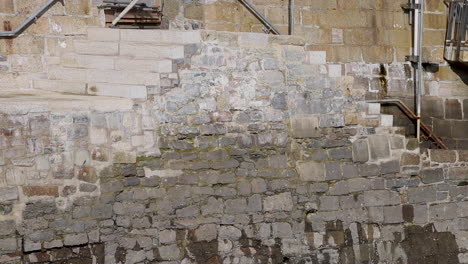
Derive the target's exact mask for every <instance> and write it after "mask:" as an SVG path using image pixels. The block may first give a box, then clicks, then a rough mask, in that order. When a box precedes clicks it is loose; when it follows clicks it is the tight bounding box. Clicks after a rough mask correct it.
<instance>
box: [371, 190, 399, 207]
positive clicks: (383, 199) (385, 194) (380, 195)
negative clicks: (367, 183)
mask: <svg viewBox="0 0 468 264" xmlns="http://www.w3.org/2000/svg"><path fill="white" fill-rule="evenodd" d="M362 196H363V203H364V205H365V206H385V205H397V204H400V202H401V199H400V196H399V194H398V193H397V192H392V191H389V190H377V191H366V192H364V193H363V194H362Z"/></svg>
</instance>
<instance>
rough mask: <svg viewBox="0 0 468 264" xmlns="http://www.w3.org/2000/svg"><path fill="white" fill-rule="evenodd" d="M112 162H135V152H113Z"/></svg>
mask: <svg viewBox="0 0 468 264" xmlns="http://www.w3.org/2000/svg"><path fill="white" fill-rule="evenodd" d="M112 162H113V163H136V152H135V151H130V152H115V153H112Z"/></svg>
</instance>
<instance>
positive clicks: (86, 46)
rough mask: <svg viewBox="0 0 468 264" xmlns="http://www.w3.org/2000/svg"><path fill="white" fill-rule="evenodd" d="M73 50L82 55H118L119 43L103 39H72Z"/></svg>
mask: <svg viewBox="0 0 468 264" xmlns="http://www.w3.org/2000/svg"><path fill="white" fill-rule="evenodd" d="M73 45H74V48H75V52H76V53H78V54H83V55H107V56H109V55H118V54H119V43H117V42H104V41H88V40H75V41H73Z"/></svg>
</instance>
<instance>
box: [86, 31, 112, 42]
mask: <svg viewBox="0 0 468 264" xmlns="http://www.w3.org/2000/svg"><path fill="white" fill-rule="evenodd" d="M87 36H88V40H92V41H111V42H118V41H119V40H120V29H118V28H99V27H88V28H87Z"/></svg>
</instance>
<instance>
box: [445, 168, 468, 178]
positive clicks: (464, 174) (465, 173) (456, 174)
mask: <svg viewBox="0 0 468 264" xmlns="http://www.w3.org/2000/svg"><path fill="white" fill-rule="evenodd" d="M448 178H449V179H450V180H468V167H460V168H449V172H448Z"/></svg>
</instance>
